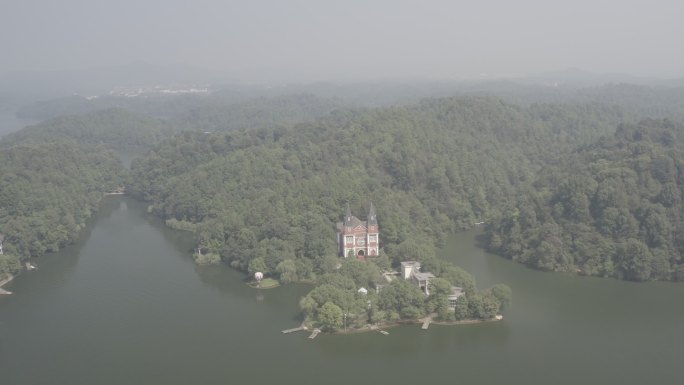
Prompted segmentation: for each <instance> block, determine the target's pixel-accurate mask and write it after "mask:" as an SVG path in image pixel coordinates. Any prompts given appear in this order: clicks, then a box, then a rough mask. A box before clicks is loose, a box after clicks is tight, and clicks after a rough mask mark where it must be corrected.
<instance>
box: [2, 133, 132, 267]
mask: <svg viewBox="0 0 684 385" xmlns="http://www.w3.org/2000/svg"><path fill="white" fill-rule="evenodd" d="M124 181H125V175H124V170H123V167H122V166H121V163H120V161H119V160H118V159H117V158H116V157H115V156H114V154H113V153H111V152H109V151H107V150H105V149H103V148H101V147H96V146H95V147H89V148H84V147H79V146H77V145H76V144H74V143H73V142H56V143H49V144H31V143H28V144H16V145H14V146H11V147H6V146H3V147H2V148H0V234H4V242H3V246H4V254H3V255H0V275H2V274H3V273H12V272H15V271H17V270H18V269H19V268H20V261H21V260H22V259H25V258H29V257H37V256H41V255H43V254H45V253H46V252H51V251H57V250H59V249H60V248H61V247H63V246H65V245H67V244H69V243H70V242H72V241H73V240H74V239H75V238H76V237H77V236H78V235H79V234H80V233H81V230H83V229H84V227H85V224H86V221H87V220H88V218H90V216H91V214H92V213H93V211H95V210H97V207H98V203H99V201H100V199H101V198H102V196H103V195H104V194H105V193H106V192H109V191H112V190H114V189H116V188H118V187H120V186H122V185H123V183H124Z"/></svg>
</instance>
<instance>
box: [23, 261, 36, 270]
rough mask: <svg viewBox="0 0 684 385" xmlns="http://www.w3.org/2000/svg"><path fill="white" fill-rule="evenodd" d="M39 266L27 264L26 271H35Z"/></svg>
mask: <svg viewBox="0 0 684 385" xmlns="http://www.w3.org/2000/svg"><path fill="white" fill-rule="evenodd" d="M37 268H38V266H36V265H34V264H32V263H31V262H26V270H35V269H37Z"/></svg>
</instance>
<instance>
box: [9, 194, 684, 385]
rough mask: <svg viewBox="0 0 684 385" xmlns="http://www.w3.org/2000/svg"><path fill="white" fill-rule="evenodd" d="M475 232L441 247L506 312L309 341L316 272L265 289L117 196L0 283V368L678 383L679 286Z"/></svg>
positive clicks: (142, 376) (176, 377) (683, 315)
mask: <svg viewBox="0 0 684 385" xmlns="http://www.w3.org/2000/svg"><path fill="white" fill-rule="evenodd" d="M476 235H477V232H476V231H471V232H465V233H461V234H459V235H457V236H455V237H453V238H452V239H451V241H450V243H449V244H448V247H447V248H446V250H445V251H444V254H445V257H447V258H450V259H453V260H454V261H456V262H457V263H459V264H460V265H461V266H463V267H464V268H466V269H468V270H470V271H471V272H473V273H474V274H475V276H476V278H477V280H478V284H479V286H480V287H483V288H486V287H488V286H490V285H491V284H494V283H497V282H504V283H507V284H508V285H509V286H511V287H512V289H513V291H514V303H513V308H512V309H510V310H509V311H508V312H506V313H505V319H504V321H503V322H494V323H483V324H476V325H461V326H451V327H449V326H437V325H432V326H430V329H429V330H428V331H424V330H421V329H420V327H419V326H418V325H415V326H404V327H397V328H392V329H389V332H390V335H388V336H383V335H381V334H379V333H365V334H357V335H346V336H337V335H321V336H319V337H318V338H316V339H315V340H313V341H312V340H309V339H307V338H306V337H307V334H303V333H299V334H290V335H283V334H281V333H280V330H282V329H286V328H290V327H295V326H297V325H298V324H299V322H300V320H299V318H298V317H299V312H298V309H297V303H298V301H299V297H300V296H302V295H303V294H305V293H306V292H307V291H308V287H306V286H302V285H291V286H285V287H281V288H277V289H272V290H264V291H257V290H253V289H251V288H249V287H247V286H246V285H245V284H244V275H243V274H241V273H239V272H236V271H234V270H231V269H229V268H227V267H208V268H200V267H197V266H195V265H194V264H193V263H192V261H191V259H190V257H189V255H190V252H191V247H192V240H191V239H190V238H189V237H188V235H187V234H184V233H179V232H175V231H172V230H169V229H167V228H165V227H163V226H162V225H161V223H160V222H158V221H157V220H155V219H153V218H150V217H148V216H147V214H145V205H144V204H142V203H139V202H136V201H134V200H132V199H130V198H127V197H120V196H117V197H108V198H107V199H105V201H104V202H103V205H102V208H101V210H100V212H99V213H98V214H97V216H96V218H95V219H94V221H93V225H92V226H91V228H90V231H89V232H88V233H87V234H84V236H83V239H82V241H80V242H78V243H76V244H75V245H73V246H72V247H70V248H68V249H65V250H63V251H62V252H60V253H58V254H55V255H50V256H47V257H45V258H42V259H40V260H38V263H39V265H40V268H39V269H38V270H37V271H35V272H31V273H26V274H24V275H22V276H20V277H19V278H18V279H16V280H15V281H14V282H12V283H11V284H10V285H9V286H8V289H9V290H11V291H14V292H15V294H14V295H11V296H6V297H4V298H0V382H1V383H3V384H240V383H250V384H251V383H257V384H259V383H273V384H350V383H352V382H354V383H362V384H366V383H370V384H427V383H433V382H434V383H440V382H441V383H450V384H451V383H462V384H621V385H624V384H674V383H681V379H682V373H683V370H682V368H681V362H682V353H683V352H684V329H683V328H684V285H680V284H668V283H647V284H634V283H629V282H621V281H616V280H611V279H594V278H583V277H575V276H571V275H560V274H549V273H540V272H536V271H532V270H528V269H526V268H524V267H522V266H520V265H517V264H514V263H512V262H510V261H507V260H504V259H502V258H499V257H496V256H493V255H489V254H486V253H484V252H483V251H482V250H481V249H479V248H477V247H476V246H475V236H476Z"/></svg>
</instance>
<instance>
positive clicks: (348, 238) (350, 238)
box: [346, 236, 354, 243]
mask: <svg viewBox="0 0 684 385" xmlns="http://www.w3.org/2000/svg"><path fill="white" fill-rule="evenodd" d="M346 242H347V243H354V236H347V239H346Z"/></svg>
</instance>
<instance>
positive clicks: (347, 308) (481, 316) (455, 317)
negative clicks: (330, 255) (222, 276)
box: [249, 203, 511, 337]
mask: <svg viewBox="0 0 684 385" xmlns="http://www.w3.org/2000/svg"><path fill="white" fill-rule="evenodd" d="M337 246H338V251H339V256H338V257H337V258H338V259H337V260H336V261H335V263H334V268H333V269H331V271H330V272H328V273H326V274H323V275H322V276H320V277H318V278H316V279H315V280H314V284H315V287H314V289H313V290H312V291H311V292H310V293H308V294H307V295H306V296H305V297H303V298H302V299H301V301H300V308H301V309H302V311H303V313H304V317H305V318H304V321H303V322H302V326H301V327H300V328H294V329H288V330H284V331H283V332H285V333H289V332H292V331H299V330H314V334H312V337H315V336H316V335H317V334H318V332H316V331H321V330H323V331H331V332H355V331H364V330H379V331H381V332H384V331H383V330H382V329H380V327H385V326H389V325H394V324H399V323H415V322H419V323H422V325H423V329H427V328H428V326H429V324H430V322H432V321H433V320H434V321H436V322H440V323H470V322H480V321H488V320H500V319H502V316H501V315H500V312H501V309H502V308H503V307H505V306H507V305H509V304H510V302H511V290H510V288H508V286H506V285H502V284H499V285H495V286H493V287H492V288H490V289H488V290H486V291H483V292H478V291H477V290H476V289H475V284H474V280H473V279H472V277H471V276H470V275H469V274H468V273H466V272H465V271H463V270H462V269H460V268H458V267H456V266H455V265H453V264H450V263H448V262H445V261H441V260H433V259H429V258H427V259H426V260H425V261H424V262H423V263H421V261H420V260H419V258H421V257H422V256H423V255H424V254H421V253H416V254H414V259H406V258H407V257H408V255H401V256H398V257H395V258H390V257H389V256H388V255H386V254H385V253H384V252H383V250H382V249H381V248H380V227H379V225H378V219H377V215H376V212H375V207H374V206H373V204H372V203H371V204H370V206H369V209H368V215H367V219H366V220H365V221H363V220H360V219H359V218H357V217H356V216H354V215H353V214H352V211H351V208H350V206H349V205H347V211H346V213H345V215H344V219H343V221H341V222H338V223H337ZM392 266H399V269H398V270H395V269H393V268H392ZM423 266H427V267H428V269H425V270H424V271H423V270H421V268H422V267H423ZM249 269H250V271H251V272H252V274H253V275H254V277H255V278H256V280H257V281H261V280H262V279H263V278H264V273H263V271H264V270H267V269H268V267H267V265H266V263H265V261H264V260H263V259H260V258H259V257H257V258H256V259H254V260H253V261H252V262H250V265H249ZM433 269H434V270H433ZM296 270H297V266H296V262H295V263H290V261H288V260H285V261H282V262H281V263H280V264H278V266H277V268H276V272H274V274H272V275H273V276H276V275H279V276H280V277H281V279H284V280H286V281H288V280H290V278H291V277H292V276H296ZM433 271H434V272H433ZM267 279H269V278H267ZM270 279H271V280H273V278H270ZM271 286H272V284H270V285H269V287H271Z"/></svg>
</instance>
